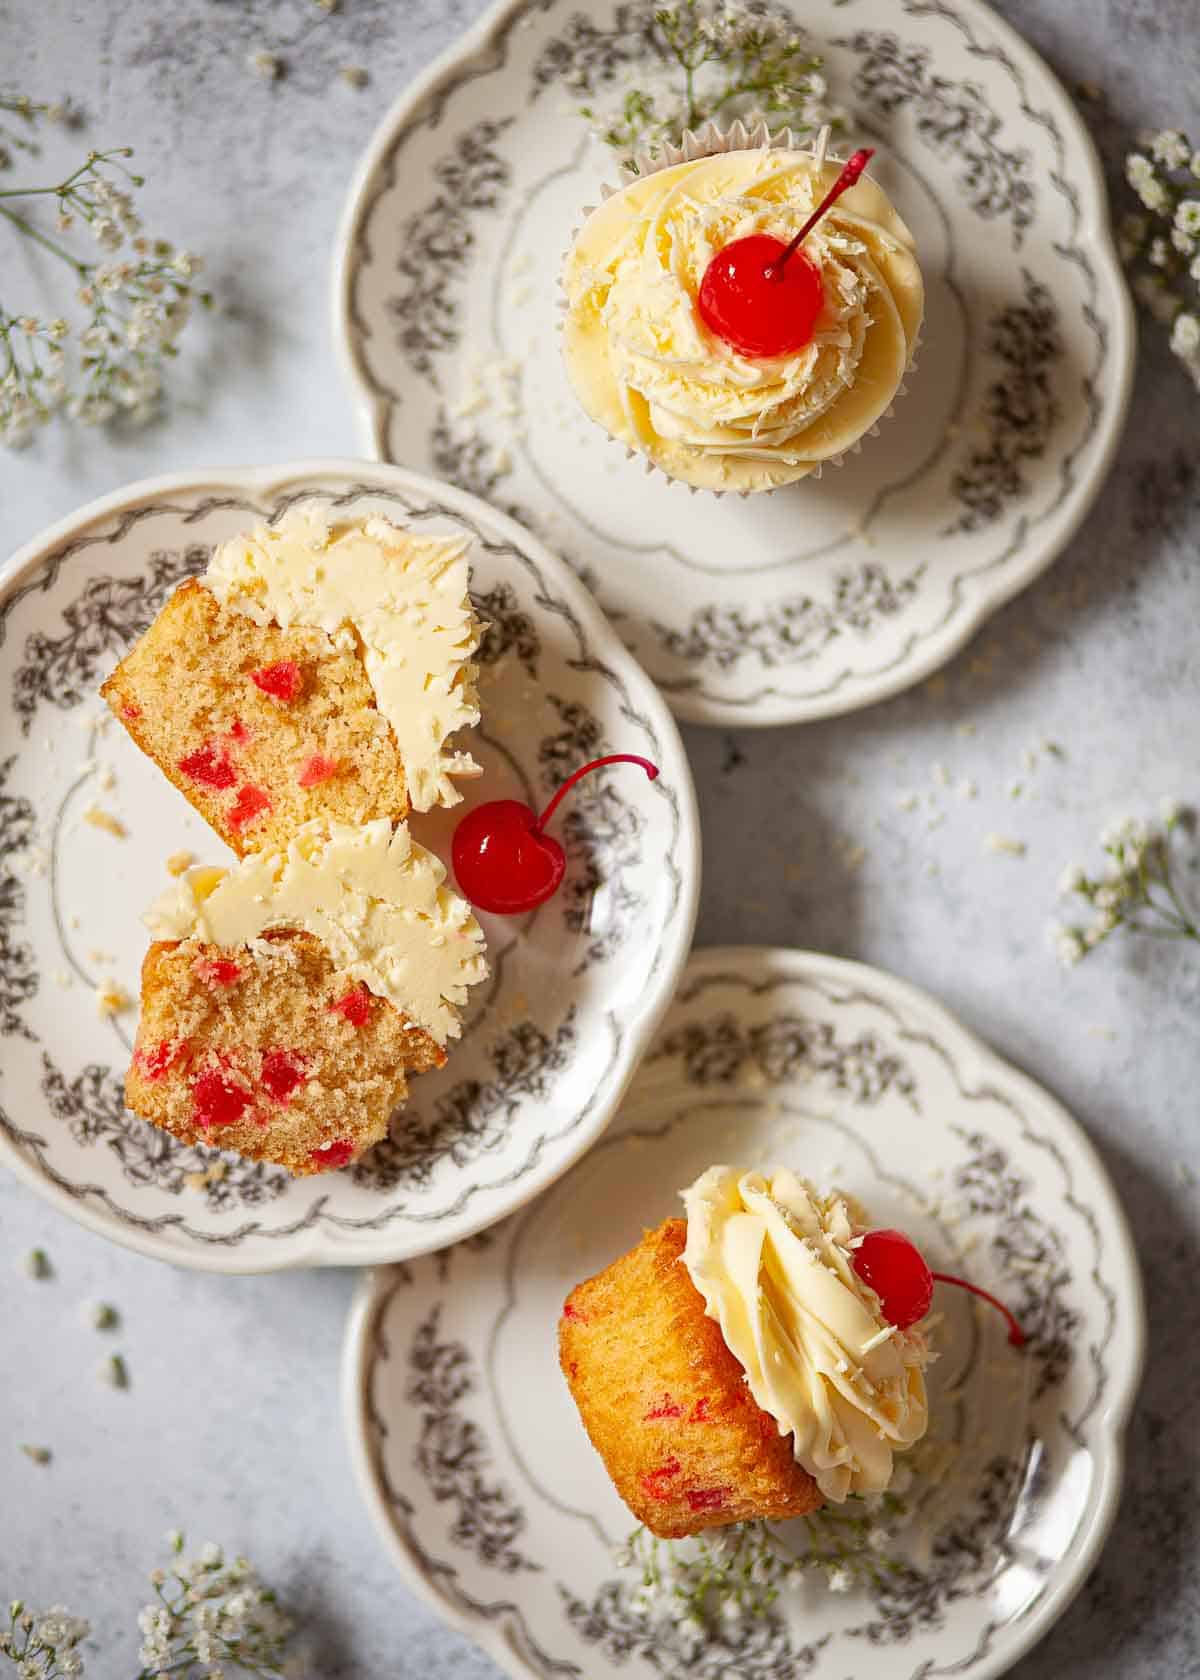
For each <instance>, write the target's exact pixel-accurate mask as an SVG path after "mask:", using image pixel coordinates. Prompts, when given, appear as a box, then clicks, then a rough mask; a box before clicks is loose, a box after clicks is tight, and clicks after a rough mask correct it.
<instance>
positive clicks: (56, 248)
mask: <svg viewBox="0 0 1200 1680" xmlns="http://www.w3.org/2000/svg"><path fill="white" fill-rule="evenodd" d="M13 196H15V195H14V194H11V193H0V198H11V197H13ZM0 216H3V217H4V219H5V221H6V222H11V223H12V225H13V226H14V227H15V228H17V229H18V230H19V231H20V232H21V233H23V234H24V235H25V237H26V238H27V239H32V240H33V241H34V243H35V244H37V245H42V246H44V247H45V249H46V250H47V251H51V252H53V254H54V255H55V256H56V257H61V259H62V261H63V262H65V263H67V264H69V266H70V267H71V268H73V269H74V270H75V272H76V274H78V275H79V276H80V277H81V278H85V277H86V276H87V275H88V274H90V273H91V269H90V268H89V267H88V265H87V263H81V262H80V261H79V260H78V258H77V257H73V256H72V255H71V253H70V252H69V251H65V250H64V249H63V247H62V246H61V245H56V244H55V242H54V240H53V239H48V238H47V237H46V235H45V234H44V233H43V232H42V230H41V228H38V227H34V225H33V223H32V222H30V221H27V220H26V218H25V217H24V216H22V215H20V214H18V212H17V211H16V210H9V209H8V208H7V207H6V206H5V205H3V204H0Z"/></svg>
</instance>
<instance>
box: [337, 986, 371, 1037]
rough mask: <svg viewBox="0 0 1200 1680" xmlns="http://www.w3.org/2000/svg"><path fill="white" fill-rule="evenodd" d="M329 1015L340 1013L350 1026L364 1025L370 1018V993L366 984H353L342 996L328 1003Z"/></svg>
mask: <svg viewBox="0 0 1200 1680" xmlns="http://www.w3.org/2000/svg"><path fill="white" fill-rule="evenodd" d="M329 1013H330V1014H331V1015H341V1016H342V1017H343V1018H344V1019H345V1020H347V1021H349V1023H350V1025H351V1026H352V1027H365V1026H366V1024H367V1022H368V1021H369V1020H370V1019H371V993H370V991H369V990H368V989H367V987H366V986H363V985H358V986H355V987H354V989H353V991H350V992H347V993H346V995H345V997H344V998H339V999H338V1000H337V1002H336V1003H331V1004H330V1005H329Z"/></svg>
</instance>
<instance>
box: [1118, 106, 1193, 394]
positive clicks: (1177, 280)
mask: <svg viewBox="0 0 1200 1680" xmlns="http://www.w3.org/2000/svg"><path fill="white" fill-rule="evenodd" d="M1141 145H1142V148H1143V149H1142V150H1141V151H1138V152H1131V153H1130V154H1129V156H1128V157H1127V158H1126V159H1125V177H1126V179H1127V180H1128V182H1129V184H1130V186H1131V187H1132V188H1133V190H1134V192H1136V193H1137V195H1138V197H1139V198H1140V199H1141V201H1142V204H1143V206H1144V208H1145V210H1146V211H1147V212H1148V213H1147V214H1145V215H1135V216H1126V217H1125V219H1124V220H1123V222H1122V223H1121V230H1120V241H1119V242H1120V247H1121V255H1122V257H1123V258H1124V260H1125V262H1126V263H1127V264H1128V265H1129V266H1130V268H1131V269H1132V271H1133V277H1134V278H1133V289H1134V291H1135V293H1136V294H1137V296H1138V297H1139V298H1140V300H1141V301H1142V302H1143V303H1144V304H1145V305H1146V307H1147V309H1149V311H1150V313H1151V314H1152V315H1153V316H1154V318H1155V319H1156V320H1159V321H1162V322H1163V323H1164V324H1165V325H1167V326H1169V327H1170V328H1171V349H1172V350H1173V351H1174V352H1175V354H1176V355H1177V356H1178V357H1179V359H1180V361H1181V362H1182V363H1183V365H1184V367H1185V368H1186V369H1187V370H1188V372H1189V373H1190V374H1191V376H1192V382H1193V383H1194V384H1195V386H1196V388H1197V389H1198V390H1200V151H1195V150H1193V148H1192V144H1191V142H1190V140H1189V139H1188V137H1187V135H1186V134H1183V133H1181V132H1180V130H1179V129H1176V128H1164V129H1162V130H1160V131H1159V132H1157V133H1149V134H1144V135H1142V137H1141Z"/></svg>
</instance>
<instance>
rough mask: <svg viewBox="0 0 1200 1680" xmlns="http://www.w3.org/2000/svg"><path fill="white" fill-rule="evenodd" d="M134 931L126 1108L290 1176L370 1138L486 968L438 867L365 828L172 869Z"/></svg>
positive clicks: (479, 941)
mask: <svg viewBox="0 0 1200 1680" xmlns="http://www.w3.org/2000/svg"><path fill="white" fill-rule="evenodd" d="M146 921H147V924H148V925H149V927H150V930H151V932H152V933H153V934H154V935H155V936H156V942H155V943H154V944H153V945H152V946H151V947H150V950H149V952H148V953H147V956H146V960H145V964H144V966H143V970H142V1015H141V1019H140V1021H139V1023H138V1032H137V1041H136V1043H135V1046H134V1055H133V1064H132V1066H131V1068H130V1070H129V1075H128V1078H127V1080H126V1101H127V1102H128V1104H129V1107H130V1108H131V1109H132V1110H133V1111H134V1113H136V1114H140V1115H141V1116H142V1117H143V1118H144V1119H146V1120H149V1121H151V1122H153V1124H154V1125H156V1126H161V1127H162V1128H163V1129H164V1130H165V1131H168V1132H171V1133H172V1134H173V1135H174V1136H175V1137H178V1138H180V1139H182V1140H183V1141H185V1142H187V1143H208V1144H213V1145H216V1146H217V1147H220V1148H226V1149H233V1150H236V1151H237V1152H238V1153H239V1154H241V1155H245V1156H248V1157H249V1158H251V1159H253V1160H264V1161H272V1162H275V1163H277V1164H278V1165H280V1166H283V1167H286V1168H287V1170H288V1171H289V1172H291V1173H295V1174H298V1175H302V1174H306V1173H313V1172H321V1171H324V1170H326V1169H328V1168H331V1167H341V1166H345V1165H346V1164H347V1163H349V1162H351V1161H353V1160H355V1159H357V1158H358V1156H359V1155H361V1154H362V1152H363V1151H364V1150H365V1149H368V1148H369V1147H370V1146H371V1145H372V1144H373V1143H377V1142H378V1141H379V1140H380V1139H381V1138H382V1137H384V1136H385V1135H386V1133H387V1130H388V1122H389V1119H390V1116H391V1115H392V1113H393V1111H394V1110H395V1108H396V1107H398V1106H399V1104H400V1103H402V1102H403V1101H404V1098H405V1096H406V1094H407V1081H408V1075H409V1074H411V1073H420V1072H423V1071H425V1070H426V1069H428V1068H432V1067H439V1066H441V1065H442V1064H443V1063H444V1062H445V1060H446V1046H447V1044H448V1043H449V1041H450V1040H451V1039H454V1038H457V1037H458V1036H459V1034H460V1032H461V1023H460V1012H461V1010H462V1008H463V1006H464V1005H465V1003H466V1001H467V995H468V991H469V988H470V987H471V986H473V985H477V984H478V983H479V981H481V980H482V979H484V978H485V977H486V974H487V965H486V962H485V960H484V939H483V932H482V929H481V928H480V926H479V924H478V922H477V921H476V920H475V917H474V916H473V915H472V914H471V911H470V908H469V906H468V905H467V904H466V903H465V901H464V900H463V899H461V898H460V897H459V896H458V894H457V893H454V892H452V891H451V890H450V889H449V888H448V887H447V886H446V885H445V870H444V869H443V867H442V865H441V863H440V862H439V861H438V859H437V858H435V857H434V856H433V855H432V854H431V853H430V852H427V851H425V850H424V849H423V848H422V847H420V846H418V845H416V844H415V843H414V842H413V841H412V839H411V838H410V836H409V834H408V831H407V829H406V828H405V827H404V825H403V824H401V825H399V826H397V827H395V828H393V826H392V824H391V823H389V822H387V821H386V820H383V819H380V820H377V821H375V822H372V823H368V824H365V825H359V826H352V825H349V824H341V823H331V822H329V821H327V820H318V821H314V822H311V823H308V824H306V825H305V826H304V827H303V828H302V829H301V830H300V831H299V833H298V834H297V835H295V836H294V838H293V839H292V841H291V842H290V843H289V845H288V846H287V848H286V850H275V851H268V852H261V853H256V854H254V855H253V856H251V857H248V858H245V859H243V860H242V861H241V862H240V863H239V864H237V865H236V866H235V867H234V868H233V869H230V870H223V869H208V868H203V867H197V868H193V869H190V870H188V872H187V874H186V875H184V876H183V877H182V878H181V879H180V880H179V881H178V882H177V883H176V884H175V885H174V886H173V887H171V888H170V889H169V890H168V891H167V892H166V893H165V894H164V895H163V896H162V898H160V899H159V901H158V902H157V904H155V906H154V907H153V908H152V909H151V911H150V912H149V913H148V915H147V917H146Z"/></svg>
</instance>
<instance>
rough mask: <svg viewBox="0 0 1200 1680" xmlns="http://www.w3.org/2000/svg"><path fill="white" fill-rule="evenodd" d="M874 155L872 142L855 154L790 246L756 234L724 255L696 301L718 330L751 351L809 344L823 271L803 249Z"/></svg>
mask: <svg viewBox="0 0 1200 1680" xmlns="http://www.w3.org/2000/svg"><path fill="white" fill-rule="evenodd" d="M874 155H875V153H874V149H873V148H872V147H870V146H865V147H863V148H862V149H861V150H860V151H857V152H855V153H854V155H853V157H851V158H850V159H848V161H847V162H846V164H845V166H844V168H843V169H842V171H841V174H840V175H839V176H838V178H837V180H836V181H835V182H834V183H833V185H832V187H830V189H829V191H828V192H827V193H826V194H825V197H824V198H823V199H822V200H821V202H820V204H818V205H817V207H816V209H815V210H814V211H813V213H812V215H811V216H810V217H809V218H808V220H807V221H806V222H805V224H804V226H803V227H802V228H801V229H800V231H799V233H797V234H796V236H795V237H794V238H793V239H792V240H791V242H790V243H789V244H787V245H785V244H784V243H783V241H782V240H781V239H776V238H775V237H774V236H773V235H772V234H769V233H751V234H747V235H746V237H745V238H744V239H735V240H733V242H732V243H731V244H729V245H726V246H725V248H724V250H721V251H718V252H717V254H716V256H715V257H713V259H712V261H711V262H710V263H709V265H708V267H707V268H706V269H705V271H704V278H703V280H702V281H701V282H700V291H699V294H698V296H697V299H696V305H697V308H698V309H699V311H700V318H701V320H702V321H703V322H704V324H705V326H706V327H707V328H708V329H709V331H710V332H712V333H715V334H716V336H717V337H718V338H721V339H724V341H725V343H726V344H729V345H732V346H733V348H734V349H735V350H737V351H739V352H740V354H741V355H743V356H786V355H788V354H790V353H791V352H793V351H796V350H802V349H803V348H804V346H805V345H806V344H807V343H808V342H809V340H810V339H811V338H812V335H813V328H814V327H815V326H816V323H817V317H818V316H819V315H820V313H821V306H822V304H823V303H824V289H823V287H822V284H821V271H820V269H819V268H818V267H817V266H816V264H815V263H813V262H811V261H810V260H809V258H808V257H806V256H805V255H804V254H803V253H802V252H801V251H800V246H801V245H802V244H803V243H804V241H805V240H806V239H807V238H808V236H809V234H810V233H811V232H812V230H813V228H814V227H816V225H817V223H818V222H819V221H820V220H821V217H822V216H823V215H824V214H825V212H826V211H827V210H828V209H829V207H830V205H832V204H834V203H835V202H836V201H837V200H838V199H839V198H840V197H841V196H842V194H843V193H844V192H846V191H847V189H848V188H850V187H852V186H853V185H854V183H855V182H856V181H857V180H858V178H859V176H860V175H861V174H862V172H863V170H864V169H865V168H866V167H867V164H868V163H869V162H870V160H871V158H872V157H873V156H874ZM793 259H795V260H793Z"/></svg>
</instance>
